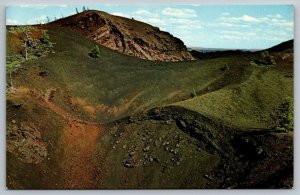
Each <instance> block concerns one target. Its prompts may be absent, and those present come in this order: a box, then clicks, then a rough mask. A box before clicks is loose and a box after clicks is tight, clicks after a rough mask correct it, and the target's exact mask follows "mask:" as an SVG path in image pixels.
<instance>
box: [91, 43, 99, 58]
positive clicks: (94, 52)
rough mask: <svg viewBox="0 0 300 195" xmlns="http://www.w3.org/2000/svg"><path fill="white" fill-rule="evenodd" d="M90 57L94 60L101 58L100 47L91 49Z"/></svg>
mask: <svg viewBox="0 0 300 195" xmlns="http://www.w3.org/2000/svg"><path fill="white" fill-rule="evenodd" d="M90 56H91V57H92V58H99V57H100V49H99V47H98V45H95V46H94V47H93V48H92V49H91V53H90Z"/></svg>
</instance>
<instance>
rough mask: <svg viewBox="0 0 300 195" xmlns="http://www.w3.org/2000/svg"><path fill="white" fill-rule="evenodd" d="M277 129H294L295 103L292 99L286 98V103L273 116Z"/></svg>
mask: <svg viewBox="0 0 300 195" xmlns="http://www.w3.org/2000/svg"><path fill="white" fill-rule="evenodd" d="M273 119H274V120H275V128H276V129H277V130H285V131H288V130H293V129H294V101H293V98H291V97H286V98H285V99H284V102H283V103H282V104H281V105H280V106H279V108H278V109H277V110H276V111H275V114H274V115H273Z"/></svg>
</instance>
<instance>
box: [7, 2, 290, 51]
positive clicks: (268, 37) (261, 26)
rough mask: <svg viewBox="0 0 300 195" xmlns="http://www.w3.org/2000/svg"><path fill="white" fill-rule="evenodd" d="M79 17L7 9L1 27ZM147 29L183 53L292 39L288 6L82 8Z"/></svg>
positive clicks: (64, 8)
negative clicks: (176, 42) (179, 45)
mask: <svg viewBox="0 0 300 195" xmlns="http://www.w3.org/2000/svg"><path fill="white" fill-rule="evenodd" d="M76 7H77V8H78V10H79V11H82V7H83V5H70V6H69V5H59V6H46V5H39V6H29V5H20V6H9V7H8V8H7V10H6V22H7V24H35V23H40V22H41V23H45V22H46V21H47V16H48V17H49V18H50V19H51V20H53V19H54V18H55V17H56V18H61V17H63V16H64V17H65V16H69V15H72V14H75V13H76ZM87 7H89V9H90V10H91V9H95V10H101V11H105V12H108V13H110V14H115V15H119V16H123V17H128V18H131V17H133V18H135V19H136V20H139V21H143V22H146V23H149V24H151V25H153V26H157V27H159V28H160V29H161V30H164V31H168V32H170V33H171V34H173V35H174V36H176V37H178V38H180V39H181V40H182V41H184V43H185V44H186V46H188V47H206V48H231V49H264V48H269V47H271V46H273V45H276V44H279V43H281V42H283V41H286V40H289V39H293V38H294V9H293V7H292V6H290V5H226V6H221V5H155V6H154V5H151V6H146V5H139V6H132V5H130V6H129V5H101V6H93V5H87Z"/></svg>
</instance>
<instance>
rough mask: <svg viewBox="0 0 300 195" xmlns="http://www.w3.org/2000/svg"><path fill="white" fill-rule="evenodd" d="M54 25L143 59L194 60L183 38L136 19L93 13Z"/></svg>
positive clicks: (83, 14)
mask: <svg viewBox="0 0 300 195" xmlns="http://www.w3.org/2000/svg"><path fill="white" fill-rule="evenodd" d="M51 25H58V26H63V27H68V28H71V29H74V30H76V31H79V32H81V33H82V34H84V35H85V36H87V37H89V38H90V39H92V40H94V41H95V42H97V43H99V44H101V45H103V46H105V47H108V48H110V49H113V50H116V51H119V52H121V53H124V54H127V55H131V56H135V57H139V58H142V59H147V60H160V61H187V60H194V57H193V56H192V55H191V54H190V53H189V52H188V51H187V48H186V46H185V45H184V43H183V42H182V41H181V40H180V39H178V38H176V37H174V36H172V35H171V34H170V33H168V32H164V31H161V30H159V28H157V27H154V26H151V25H149V24H146V23H143V22H140V21H137V20H134V19H133V18H132V19H129V18H124V17H120V16H114V15H110V14H108V13H105V12H101V11H95V10H90V11H85V12H82V13H79V14H77V15H73V16H69V17H66V18H63V19H59V20H57V21H54V22H52V23H51Z"/></svg>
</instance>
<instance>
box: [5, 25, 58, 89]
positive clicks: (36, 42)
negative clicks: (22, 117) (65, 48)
mask: <svg viewBox="0 0 300 195" xmlns="http://www.w3.org/2000/svg"><path fill="white" fill-rule="evenodd" d="M33 32H40V30H38V29H37V28H34V27H32V26H17V27H10V28H9V29H8V34H7V41H8V44H7V50H8V55H7V56H6V69H7V72H8V73H9V81H8V82H7V88H10V89H11V90H13V89H14V86H13V78H12V72H13V71H16V69H18V68H20V67H21V64H22V63H24V62H25V61H27V60H33V59H36V58H38V57H45V56H47V55H49V53H55V52H54V50H53V45H54V43H52V42H51V41H50V37H49V35H48V33H47V31H46V30H43V31H42V36H41V38H40V39H38V38H37V37H35V36H33ZM18 35H20V36H21V38H18ZM18 46H19V48H18Z"/></svg>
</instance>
